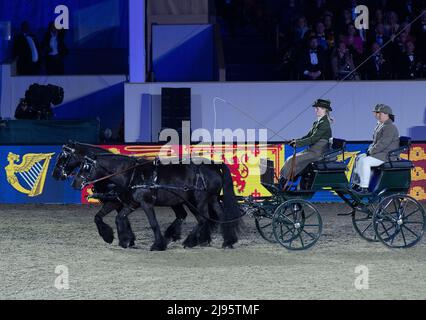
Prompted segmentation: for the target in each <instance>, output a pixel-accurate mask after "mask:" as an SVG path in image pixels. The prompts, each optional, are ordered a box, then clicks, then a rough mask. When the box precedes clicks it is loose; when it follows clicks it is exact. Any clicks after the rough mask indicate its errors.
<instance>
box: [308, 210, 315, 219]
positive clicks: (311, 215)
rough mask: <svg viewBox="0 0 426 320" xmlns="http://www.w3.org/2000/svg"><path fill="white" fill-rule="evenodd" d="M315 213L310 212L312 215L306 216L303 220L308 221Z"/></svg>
mask: <svg viewBox="0 0 426 320" xmlns="http://www.w3.org/2000/svg"><path fill="white" fill-rule="evenodd" d="M315 213H316V212H315V211H312V213H311V214H309V215H307V216H306V217H305V220H308V219H309V218H310V217H312V216H313V215H314V214H315Z"/></svg>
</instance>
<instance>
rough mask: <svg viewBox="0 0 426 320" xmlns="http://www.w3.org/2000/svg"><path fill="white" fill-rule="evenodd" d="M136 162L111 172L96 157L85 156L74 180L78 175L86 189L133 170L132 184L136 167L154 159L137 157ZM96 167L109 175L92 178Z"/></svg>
mask: <svg viewBox="0 0 426 320" xmlns="http://www.w3.org/2000/svg"><path fill="white" fill-rule="evenodd" d="M111 156H113V155H111ZM135 162H136V163H137V164H136V165H133V166H131V167H129V168H127V169H124V170H122V171H119V172H115V173H111V174H110V173H109V169H107V168H105V167H104V166H102V165H101V164H100V163H99V162H97V161H96V160H94V159H92V158H90V157H87V156H85V157H84V161H83V162H82V164H81V165H80V170H79V171H78V173H77V175H76V177H75V178H74V181H75V179H76V178H77V177H78V178H80V179H81V181H82V183H81V189H84V188H85V187H87V186H89V185H93V184H95V183H98V182H101V181H105V180H107V179H110V178H113V177H116V176H118V175H120V174H123V173H126V172H129V171H130V170H133V172H132V176H131V179H130V182H129V186H130V185H131V184H132V181H133V179H134V176H135V171H136V169H137V168H140V167H142V166H144V165H147V164H151V163H153V161H152V160H145V161H142V162H141V161H138V160H136V159H135ZM155 163H156V160H155V161H154V165H155ZM96 168H101V169H102V170H103V171H105V172H106V173H107V175H106V176H103V177H101V178H99V179H96V180H91V178H90V177H92V176H93V175H94V171H95V169H96ZM83 171H84V172H87V174H83Z"/></svg>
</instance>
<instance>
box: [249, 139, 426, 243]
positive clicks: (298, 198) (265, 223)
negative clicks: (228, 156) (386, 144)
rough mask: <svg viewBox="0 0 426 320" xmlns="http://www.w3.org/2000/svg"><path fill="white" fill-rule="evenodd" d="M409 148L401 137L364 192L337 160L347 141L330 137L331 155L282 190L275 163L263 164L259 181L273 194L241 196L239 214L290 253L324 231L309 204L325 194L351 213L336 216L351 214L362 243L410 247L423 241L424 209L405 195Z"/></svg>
mask: <svg viewBox="0 0 426 320" xmlns="http://www.w3.org/2000/svg"><path fill="white" fill-rule="evenodd" d="M410 146H411V139H410V138H407V137H401V138H400V148H398V149H397V150H393V151H391V152H389V154H388V162H386V163H384V164H382V165H381V166H379V167H376V168H374V170H373V174H372V178H371V182H370V186H369V193H367V194H360V193H358V192H356V191H354V190H353V189H352V188H351V182H352V177H351V179H350V181H348V178H347V175H346V173H347V165H346V163H345V162H344V161H337V159H338V156H340V155H342V156H343V159H344V158H345V157H344V153H345V147H346V141H345V140H341V139H333V141H332V143H331V148H330V151H329V152H327V153H326V154H325V155H324V156H323V158H322V159H321V160H320V161H317V162H314V163H311V164H310V165H309V166H308V167H307V168H306V169H305V170H304V171H303V172H302V173H301V174H300V175H299V176H298V177H296V178H297V179H295V181H296V182H295V183H294V184H293V185H292V186H291V187H290V188H288V189H286V191H283V190H282V189H281V187H280V186H279V185H278V184H275V183H274V169H273V168H274V165H273V162H272V161H270V160H267V161H266V163H262V164H261V165H263V166H266V168H264V170H262V172H264V174H263V175H262V176H261V183H262V185H263V186H264V187H265V188H266V189H267V190H268V191H269V192H270V193H271V194H272V196H271V197H262V198H253V197H249V198H245V199H244V204H243V210H244V211H245V212H246V213H247V214H249V215H251V216H253V217H254V218H255V224H256V228H257V230H258V231H259V233H260V235H261V236H262V237H263V238H264V239H265V240H267V241H269V242H272V243H279V244H281V245H282V246H283V247H285V248H287V249H289V250H304V249H308V248H310V247H312V246H314V245H315V244H316V243H317V241H318V240H319V238H320V236H321V233H322V228H323V222H322V218H321V214H320V212H319V211H318V209H317V207H316V206H315V205H314V204H313V203H312V202H310V200H312V198H313V197H314V195H315V194H316V193H317V192H319V191H324V190H329V191H331V192H334V193H335V194H336V195H337V196H339V197H340V198H341V199H342V200H343V201H344V203H346V204H347V205H348V206H349V207H350V208H351V209H352V210H351V212H350V213H344V214H340V215H342V216H351V218H352V224H353V226H354V229H355V231H356V232H357V233H358V234H359V235H360V236H361V237H362V238H363V239H365V240H367V241H369V242H382V243H383V244H385V245H386V246H388V247H391V248H409V247H412V246H414V245H416V244H417V243H418V242H419V241H420V240H421V239H422V237H423V234H424V231H425V227H426V215H425V211H424V209H423V206H422V205H421V204H420V203H419V202H417V201H416V200H415V199H413V198H412V197H410V196H408V195H407V194H408V191H409V188H410V184H411V169H412V168H413V164H412V162H411V161H410V160H409V156H408V160H403V159H400V157H399V156H400V154H402V153H404V152H407V151H408V153H409V150H410ZM395 158H397V159H398V160H397V161H395V160H394V159H395Z"/></svg>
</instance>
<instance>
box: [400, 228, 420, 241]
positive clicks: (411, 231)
mask: <svg viewBox="0 0 426 320" xmlns="http://www.w3.org/2000/svg"><path fill="white" fill-rule="evenodd" d="M402 228H405V229H407V231H409V232H410V233H412V234H413V235H414V236H415V237H416V238H417V237H418V234H416V233H415V232H414V231H413V230H411V229H410V228H408V227H407V226H405V225H402Z"/></svg>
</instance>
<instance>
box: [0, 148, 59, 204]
mask: <svg viewBox="0 0 426 320" xmlns="http://www.w3.org/2000/svg"><path fill="white" fill-rule="evenodd" d="M53 155H54V153H47V154H35V153H29V154H26V155H24V156H23V158H22V162H21V163H19V160H20V156H19V155H17V154H14V153H11V152H10V153H9V155H8V156H7V161H8V162H9V164H8V165H7V166H6V167H5V170H6V176H7V182H9V184H10V185H11V186H12V187H13V188H15V189H16V190H17V191H19V192H21V193H23V194H26V195H28V196H29V197H36V196H39V195H40V194H42V193H43V188H44V183H45V181H46V175H47V170H48V168H49V163H50V160H51V159H52V156H53Z"/></svg>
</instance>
